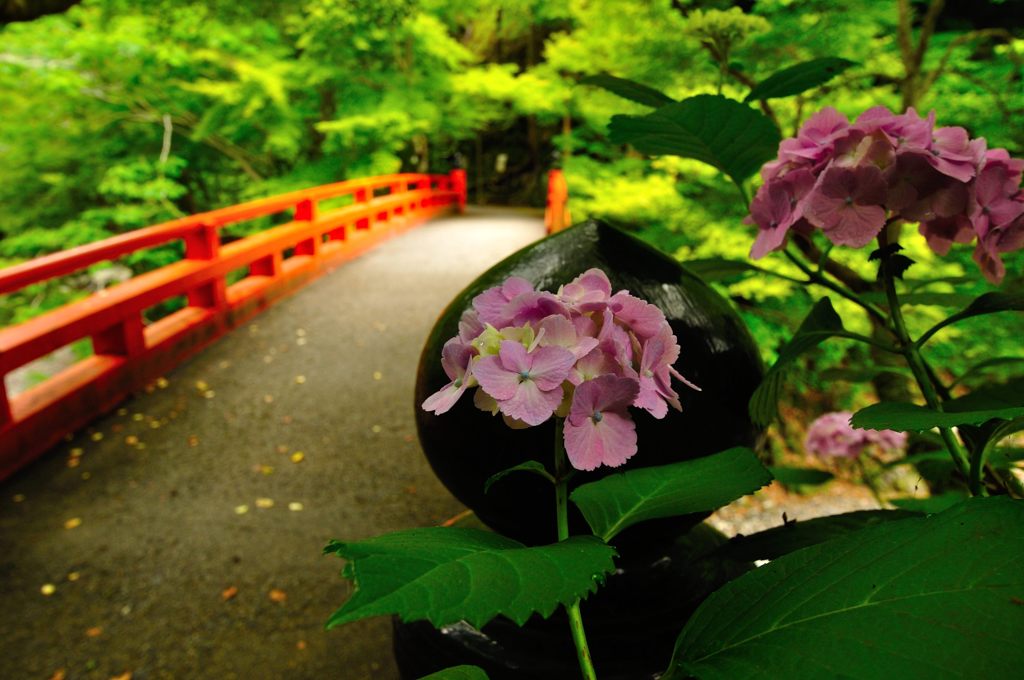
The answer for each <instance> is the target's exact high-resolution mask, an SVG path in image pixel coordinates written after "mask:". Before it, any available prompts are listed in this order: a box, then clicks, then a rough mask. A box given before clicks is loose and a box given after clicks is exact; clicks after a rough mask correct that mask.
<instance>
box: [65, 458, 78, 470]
mask: <svg viewBox="0 0 1024 680" xmlns="http://www.w3.org/2000/svg"><path fill="white" fill-rule="evenodd" d="M81 462H82V459H81V458H68V463H67V465H68V467H69V468H76V467H78V465H79V463H81Z"/></svg>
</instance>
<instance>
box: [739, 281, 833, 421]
mask: <svg viewBox="0 0 1024 680" xmlns="http://www.w3.org/2000/svg"><path fill="white" fill-rule="evenodd" d="M844 331H845V329H844V328H843V321H842V319H840V318H839V315H838V314H836V310H835V309H834V308H833V307H832V301H831V300H829V299H828V298H822V299H820V300H818V301H817V302H816V303H815V304H814V307H812V308H811V311H810V312H808V313H807V316H806V317H805V318H804V320H803V323H801V324H800V328H798V329H797V331H796V334H794V335H793V338H792V339H791V340H790V341H789V342H788V343H786V346H785V347H783V348H782V350H781V351H780V352H779V357H778V359H776V360H775V363H774V364H772V367H771V368H770V369H768V372H767V373H765V376H764V380H762V381H761V384H760V385H758V387H757V389H756V390H754V394H752V395H751V396H750V404H749V409H750V417H751V419H752V420H753V421H754V422H755V423H757V424H758V425H767V424H768V423H770V422H771V421H772V420H774V419H775V417H776V416H777V415H778V404H779V393H780V391H781V388H782V378H783V375H784V374H785V371H786V369H787V368H789V366H790V364H792V363H793V362H794V361H795V360H796V359H797V358H798V357H800V355H801V354H803V353H804V352H807V351H809V350H812V349H814V348H815V347H817V346H818V345H820V344H821V343H822V342H824V341H825V340H827V339H828V338H830V337H833V336H835V335H838V334H840V333H842V332H844Z"/></svg>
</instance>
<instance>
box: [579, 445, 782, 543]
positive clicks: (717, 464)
mask: <svg viewBox="0 0 1024 680" xmlns="http://www.w3.org/2000/svg"><path fill="white" fill-rule="evenodd" d="M771 480H772V476H771V474H770V473H769V472H768V470H767V469H766V468H765V467H764V466H763V465H761V461H759V460H758V459H757V456H756V455H755V454H754V452H753V451H751V450H750V449H747V448H743V447H736V448H732V449H727V450H725V451H721V452H719V453H716V454H714V455H711V456H704V457H703V458H697V459H696V460H688V461H683V462H681V463H673V464H671V465H660V466H655V467H647V468H638V469H636V470H629V471H628V472H620V473H618V474H614V475H609V476H608V477H605V478H604V479H601V480H599V481H596V482H590V483H589V484H583V485H582V486H580V487H578V488H577V489H576V490H575V491H573V492H572V495H570V496H569V498H570V499H572V502H573V503H575V504H576V506H577V507H578V508H579V509H580V512H582V513H583V517H584V518H585V519H586V520H587V523H588V524H589V525H590V528H591V529H592V530H593V531H594V534H595V535H596V536H599V537H601V538H602V539H604V540H605V541H610V540H611V539H612V538H614V537H615V535H616V534H618V533H619V532H620V531H622V530H623V529H625V528H626V527H629V526H632V525H634V524H636V523H637V522H643V521H644V520H649V519H657V518H660V517H675V516H677V515H686V514H689V513H691V512H703V511H706V510H714V509H715V508H718V507H721V506H723V505H725V504H726V503H729V502H731V501H734V500H736V499H737V498H739V497H740V496H743V495H746V494H748V493H753V492H754V491H757V490H758V489H760V488H761V487H762V486H764V485H765V484H768V483H769V482H770V481H771Z"/></svg>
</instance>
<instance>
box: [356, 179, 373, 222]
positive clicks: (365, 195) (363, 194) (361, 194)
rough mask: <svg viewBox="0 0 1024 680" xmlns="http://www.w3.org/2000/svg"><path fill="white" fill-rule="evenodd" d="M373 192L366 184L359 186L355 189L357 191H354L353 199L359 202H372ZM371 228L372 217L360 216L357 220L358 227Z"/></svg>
mask: <svg viewBox="0 0 1024 680" xmlns="http://www.w3.org/2000/svg"><path fill="white" fill-rule="evenodd" d="M371 193H372V192H371V191H370V190H369V188H368V187H365V186H364V187H359V188H358V189H356V190H355V192H353V194H352V200H354V201H355V202H356V203H357V204H358V203H369V202H370V196H371ZM369 228H370V218H369V217H360V218H359V219H358V220H356V229H369Z"/></svg>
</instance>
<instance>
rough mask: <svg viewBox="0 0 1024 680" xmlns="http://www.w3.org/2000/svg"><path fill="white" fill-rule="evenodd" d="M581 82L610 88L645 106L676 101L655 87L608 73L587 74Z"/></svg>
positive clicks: (606, 88) (621, 95)
mask: <svg viewBox="0 0 1024 680" xmlns="http://www.w3.org/2000/svg"><path fill="white" fill-rule="evenodd" d="M580 84H581V85H595V86H597V87H600V88H602V89H605V90H608V91H609V92H611V93H612V94H617V95H619V96H620V97H622V98H623V99H628V100H630V101H633V102H636V103H637V104H643V105H644V106H650V107H653V108H658V107H660V106H664V105H665V104H673V103H675V101H676V100H675V99H672V97H669V96H668V95H667V94H664V93H663V92H659V91H658V90H655V89H654V88H653V87H648V86H647V85H643V84H641V83H638V82H636V81H633V80H628V79H626V78H617V77H615V76H610V75H608V74H606V73H605V74H600V75H596V76H587V77H586V78H583V79H582V80H580Z"/></svg>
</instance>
